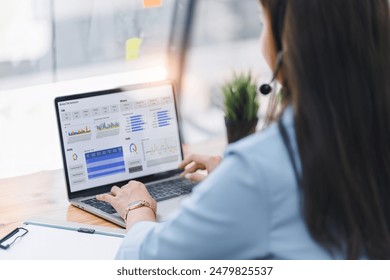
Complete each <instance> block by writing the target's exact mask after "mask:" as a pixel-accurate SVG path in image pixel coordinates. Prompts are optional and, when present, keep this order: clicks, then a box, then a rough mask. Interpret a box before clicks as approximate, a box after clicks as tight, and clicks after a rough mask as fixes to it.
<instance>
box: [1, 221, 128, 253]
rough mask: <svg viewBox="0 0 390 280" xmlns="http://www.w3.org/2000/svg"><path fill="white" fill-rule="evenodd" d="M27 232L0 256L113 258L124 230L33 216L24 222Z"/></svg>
mask: <svg viewBox="0 0 390 280" xmlns="http://www.w3.org/2000/svg"><path fill="white" fill-rule="evenodd" d="M22 228H25V229H27V230H28V233H27V234H25V235H24V236H23V237H21V238H19V239H18V240H16V241H15V242H14V244H12V245H11V246H10V247H9V248H8V249H6V250H0V260H112V259H114V258H115V255H116V252H117V251H118V249H119V246H120V244H121V243H122V241H123V238H124V236H125V233H126V231H125V230H124V229H114V228H107V227H100V226H91V225H85V224H80V223H72V222H59V221H52V220H47V219H41V218H34V219H30V220H27V221H26V222H24V223H23V225H22Z"/></svg>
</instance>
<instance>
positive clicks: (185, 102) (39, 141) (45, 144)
mask: <svg viewBox="0 0 390 280" xmlns="http://www.w3.org/2000/svg"><path fill="white" fill-rule="evenodd" d="M261 18H262V15H261V10H260V7H259V4H258V0H83V1H79V0H21V1H15V0H1V2H0V129H1V132H0V178H7V177H12V176H17V175H22V174H27V173H32V172H37V171H40V170H47V169H58V168H62V161H61V154H60V149H59V140H58V135H57V134H58V131H57V124H56V121H55V114H54V102H53V100H54V98H55V97H56V96H61V95H68V94H74V93H80V92H84V91H90V90H101V89H107V88H112V87H116V86H120V85H126V84H134V83H142V82H149V81H158V80H164V79H173V80H175V81H176V83H177V85H178V89H179V90H178V102H179V105H180V111H181V115H182V127H183V134H184V135H183V137H184V142H185V143H189V144H194V143H201V142H204V141H213V139H217V140H218V139H224V138H225V137H226V135H225V134H226V132H225V126H224V112H223V109H222V102H223V98H222V90H221V86H222V85H223V84H224V83H225V82H226V81H227V80H228V79H229V78H231V77H232V75H233V73H234V72H236V73H241V72H248V71H251V73H252V74H253V76H254V77H255V78H256V80H257V81H258V83H262V82H265V81H268V80H269V79H270V78H271V72H270V70H269V69H268V67H267V66H266V64H265V61H264V60H263V58H262V56H261V51H260V40H259V38H260V34H261V30H262V24H261ZM262 99H264V100H262V106H261V108H262V109H261V113H260V114H263V112H264V110H265V104H266V102H267V100H266V99H265V98H262Z"/></svg>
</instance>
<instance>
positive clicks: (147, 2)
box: [143, 0, 163, 8]
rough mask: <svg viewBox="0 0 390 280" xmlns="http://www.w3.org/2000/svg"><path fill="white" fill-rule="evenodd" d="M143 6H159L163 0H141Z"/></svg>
mask: <svg viewBox="0 0 390 280" xmlns="http://www.w3.org/2000/svg"><path fill="white" fill-rule="evenodd" d="M143 1H144V8H155V7H161V6H162V4H163V0H143Z"/></svg>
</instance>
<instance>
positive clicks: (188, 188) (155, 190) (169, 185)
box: [82, 178, 196, 214]
mask: <svg viewBox="0 0 390 280" xmlns="http://www.w3.org/2000/svg"><path fill="white" fill-rule="evenodd" d="M195 185H196V183H194V182H191V181H190V180H187V179H184V178H178V179H174V180H169V181H164V182H159V183H154V184H150V185H147V186H146V188H147V189H148V191H149V193H150V195H151V196H152V197H153V198H154V199H155V200H156V201H157V202H158V201H163V200H167V199H170V198H174V197H177V196H181V195H185V194H190V193H191V192H192V188H193V187H194V186H195ZM82 202H84V203H86V204H88V205H90V206H92V207H95V208H97V209H99V210H102V211H103V212H106V213H108V214H114V213H116V210H115V209H114V208H113V207H112V206H111V204H109V203H107V202H104V201H100V200H97V199H96V198H89V199H86V200H83V201H82Z"/></svg>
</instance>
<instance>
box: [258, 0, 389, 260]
mask: <svg viewBox="0 0 390 280" xmlns="http://www.w3.org/2000/svg"><path fill="white" fill-rule="evenodd" d="M284 1H287V8H286V12H285V17H284V24H283V33H282V38H281V39H282V42H283V46H284V58H283V70H282V71H283V77H284V79H285V80H286V81H287V84H288V92H289V94H290V95H291V100H292V103H293V106H294V111H295V129H296V138H297V143H298V148H299V155H300V159H301V165H302V178H301V191H302V194H303V200H302V205H303V216H304V219H305V222H306V225H307V227H308V230H309V232H310V234H311V236H312V237H313V239H314V240H316V241H317V242H318V243H319V244H321V245H322V246H323V247H324V248H325V249H327V250H328V251H329V252H330V253H338V252H343V253H345V257H346V258H348V259H356V258H360V257H364V256H366V257H368V258H370V259H390V76H389V75H390V15H389V13H390V10H389V9H390V7H389V2H388V0H327V1H324V0H284ZM261 2H262V4H263V6H264V7H265V8H266V9H267V10H268V11H269V12H270V15H271V21H272V24H273V30H275V28H276V27H275V26H274V22H275V20H273V18H274V17H275V16H277V12H278V5H279V4H280V2H281V0H261Z"/></svg>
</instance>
